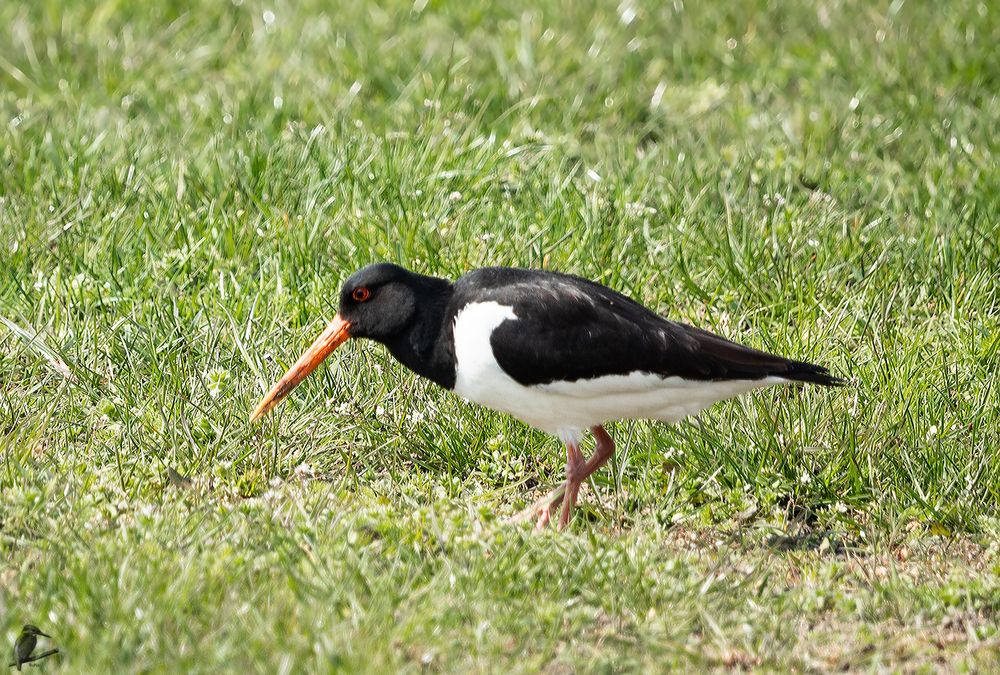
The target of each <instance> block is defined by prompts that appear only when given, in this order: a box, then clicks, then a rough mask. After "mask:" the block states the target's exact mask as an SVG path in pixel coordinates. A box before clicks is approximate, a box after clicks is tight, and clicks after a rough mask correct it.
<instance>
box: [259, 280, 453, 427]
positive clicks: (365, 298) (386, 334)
mask: <svg viewBox="0 0 1000 675" xmlns="http://www.w3.org/2000/svg"><path fill="white" fill-rule="evenodd" d="M450 294H451V282H450V281H448V280H447V279H439V278H437V277H425V276H423V275H420V274H415V273H413V272H410V271H409V270H405V269H403V268H402V267H400V266H398V265H393V264H391V263H378V264H375V265H369V266H368V267H365V268H364V269H361V270H359V271H357V272H355V273H354V274H352V275H351V276H350V278H349V279H348V280H347V281H346V282H344V287H343V288H342V289H341V291H340V311H339V312H337V315H336V316H335V317H333V319H332V320H331V321H330V323H329V324H328V325H327V327H326V329H324V330H323V332H322V333H320V335H319V337H318V338H316V341H315V342H313V344H312V346H311V347H309V349H307V350H306V351H305V352H304V353H303V354H302V356H300V357H299V360H298V361H296V362H295V363H294V364H293V365H292V367H291V368H289V369H288V372H287V373H285V374H284V376H282V378H281V379H280V380H278V382H277V383H275V385H274V386H273V387H271V391H269V392H268V393H267V395H265V396H264V398H263V399H262V400H261V402H260V403H259V404H258V405H257V408H256V409H255V410H254V411H253V413H252V414H251V415H250V419H251V420H256V419H259V418H260V417H261V416H263V415H264V414H265V413H267V411H268V410H270V409H271V408H273V407H274V406H275V405H276V404H277V403H278V401H280V400H281V399H283V398H284V397H285V396H287V395H288V393H289V392H290V391H291V390H292V389H294V388H295V387H297V386H298V384H299V383H300V382H302V380H303V379H305V377H306V376H307V375H309V373H311V372H312V371H314V370H315V369H316V367H317V366H318V365H319V364H320V363H321V362H322V361H323V359H325V358H326V357H327V356H329V355H330V353H331V352H333V350H334V349H336V348H337V347H338V346H339V345H341V344H343V343H344V341H346V340H347V339H348V338H352V337H363V338H370V339H372V340H377V341H378V342H381V343H383V344H385V345H386V346H387V347H389V351H390V352H392V354H393V355H394V356H395V357H396V358H397V359H399V360H400V361H401V362H402V363H403V364H404V365H406V366H408V367H410V368H411V369H413V370H416V371H417V372H420V373H422V374H428V376H429V377H433V374H431V373H430V372H429V371H428V368H429V367H430V366H429V365H428V363H427V355H426V351H427V349H428V348H430V347H432V346H433V344H434V342H433V336H432V335H431V333H432V332H433V328H434V326H435V324H437V327H438V328H440V322H441V320H442V317H443V316H444V309H445V306H446V304H447V302H448V298H449V296H450Z"/></svg>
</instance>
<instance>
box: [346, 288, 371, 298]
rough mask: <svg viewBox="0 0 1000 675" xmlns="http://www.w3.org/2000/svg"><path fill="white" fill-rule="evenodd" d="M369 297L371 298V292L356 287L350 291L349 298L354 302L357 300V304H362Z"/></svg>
mask: <svg viewBox="0 0 1000 675" xmlns="http://www.w3.org/2000/svg"><path fill="white" fill-rule="evenodd" d="M371 296H372V292H371V291H369V290H368V289H367V288H365V287H364V286H358V287H357V288H355V289H354V290H353V291H351V297H352V298H354V299H355V300H357V301H358V302H364V301H365V300H367V299H368V298H370V297H371Z"/></svg>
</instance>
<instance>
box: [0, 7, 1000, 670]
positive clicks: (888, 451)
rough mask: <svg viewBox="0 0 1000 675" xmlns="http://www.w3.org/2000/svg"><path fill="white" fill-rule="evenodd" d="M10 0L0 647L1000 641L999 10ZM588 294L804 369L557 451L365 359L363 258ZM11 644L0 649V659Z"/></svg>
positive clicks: (5, 69)
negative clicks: (552, 281) (23, 637)
mask: <svg viewBox="0 0 1000 675" xmlns="http://www.w3.org/2000/svg"><path fill="white" fill-rule="evenodd" d="M584 4H586V3H569V2H553V3H542V4H539V3H537V2H521V1H516V2H513V3H503V7H502V8H501V7H500V6H495V5H494V3H488V2H482V1H481V0H472V1H469V2H464V3H460V4H454V5H447V6H446V5H444V4H443V3H427V2H421V1H418V2H416V3H384V7H383V8H381V9H379V8H373V7H369V6H367V3H345V4H344V5H343V6H336V7H333V6H327V5H326V3H320V2H317V1H313V0H306V1H305V2H295V3H292V2H286V1H284V0H275V1H274V2H266V3H261V2H257V1H256V0H234V2H232V3H222V2H205V1H198V0H195V1H194V2H190V3H181V2H164V3H148V4H146V5H142V4H138V3H121V2H114V1H113V0H99V1H97V2H62V1H57V0H37V1H34V2H21V1H18V0H14V1H12V2H5V3H2V4H0V26H2V29H0V384H2V387H0V560H2V562H0V638H5V639H6V640H7V641H8V643H9V644H12V643H13V640H14V638H15V637H16V635H17V632H18V631H19V630H20V627H21V625H22V624H24V623H34V624H37V625H39V626H40V627H41V628H42V630H44V631H46V632H48V633H52V634H53V635H54V636H55V643H56V644H57V646H59V647H60V648H61V650H62V654H61V655H60V657H59V660H55V659H50V660H48V661H47V662H45V663H44V664H43V665H44V667H45V668H47V669H50V670H64V671H68V672H79V671H90V672H106V671H116V670H121V669H129V670H134V671H156V672H160V671H188V672H193V671H205V672H214V671H218V670H225V671H237V670H241V669H251V670H254V671H258V670H264V671H279V672H296V671H303V670H309V671H313V670H317V671H337V670H352V671H353V670H359V669H360V670H375V671H383V670H411V671H416V670H422V669H435V670H436V669H440V670H446V671H456V670H470V669H471V670H514V671H534V670H550V671H557V672H562V671H569V670H598V671H611V670H615V671H617V670H657V669H663V668H667V667H670V666H676V667H683V668H717V669H728V668H746V667H749V668H754V667H759V668H762V669H775V670H786V669H790V670H822V669H832V668H844V669H862V670H864V669H879V668H889V669H901V670H909V669H926V670H932V669H933V670H937V669H940V668H945V669H962V668H966V669H982V670H987V669H990V668H991V667H992V668H996V667H997V665H998V663H997V656H996V654H997V647H998V642H1000V632H998V630H997V624H996V619H997V612H998V609H1000V607H998V601H997V598H998V597H1000V519H998V518H997V509H998V506H1000V454H998V452H997V448H998V447H1000V437H998V429H1000V393H998V386H997V373H998V372H1000V291H998V288H1000V283H998V279H1000V251H998V245H997V242H998V241H1000V191H998V190H997V186H998V184H1000V169H998V166H1000V162H998V160H997V143H996V129H997V128H1000V101H998V98H997V93H996V92H997V91H998V89H1000V62H998V59H997V51H996V48H995V45H996V44H997V43H998V42H1000V19H998V15H997V11H996V9H995V7H993V6H991V5H990V4H989V3H985V2H983V3H980V2H975V1H967V0H959V1H958V2H955V3H948V4H947V5H944V4H940V3H916V2H910V3H905V2H902V1H900V0H896V1H895V2H892V3H885V2H876V3H867V2H852V1H845V2H833V1H830V2H810V3H769V2H763V1H762V0H760V1H756V2H751V3H742V4H738V5H737V4H730V3H684V2H680V1H678V2H674V3H652V2H650V3H640V2H631V1H626V2H622V3H620V4H615V3H601V4H600V6H598V7H596V8H594V7H589V6H587V7H584ZM382 259H388V260H393V261H396V262H399V263H402V264H405V265H407V266H409V267H411V268H414V269H417V270H419V271H422V272H429V273H436V274H440V275H446V276H456V275H459V274H461V273H462V272H463V271H464V270H467V269H470V268H473V267H478V266H483V265H487V264H501V265H519V266H532V267H540V266H542V267H548V268H552V269H559V270H563V271H570V272H574V273H577V274H580V275H583V276H587V277H591V278H594V279H597V280H599V281H601V282H603V283H605V284H608V285H610V286H613V287H615V288H617V289H620V290H622V291H624V292H626V293H628V294H630V295H632V296H633V297H635V298H637V299H639V300H641V301H643V302H645V303H647V304H649V305H650V306H652V307H654V308H657V309H658V310H659V311H661V312H663V313H664V314H667V315H669V316H671V317H673V318H676V319H680V320H684V321H688V322H691V323H696V324H698V325H701V326H704V327H706V328H709V329H713V330H716V331H719V332H721V333H723V334H725V335H727V336H729V337H732V338H734V339H737V340H740V341H743V342H746V343H749V344H752V345H755V346H758V347H761V348H764V349H769V350H774V351H777V352H780V353H782V354H786V355H789V356H793V357H796V358H802V359H806V360H811V361H814V362H818V363H822V364H825V365H827V366H829V367H830V368H831V370H832V371H833V372H835V373H837V374H839V375H842V376H845V377H847V378H849V379H850V381H851V384H850V386H849V387H847V388H844V389H840V390H820V389H817V388H804V389H790V390H787V391H767V392H762V393H759V394H756V395H752V396H749V397H747V398H744V399H741V400H739V401H734V402H728V403H725V404H721V405H719V406H717V407H715V408H713V409H712V410H710V411H708V412H707V413H705V414H704V415H703V416H702V417H701V418H700V422H699V423H698V424H693V423H689V424H682V425H678V426H673V427H670V426H664V425H658V424H650V423H645V422H628V423H620V424H616V425H613V428H612V433H613V434H614V435H615V436H616V438H617V439H618V442H619V448H621V452H620V454H619V455H618V456H617V458H616V460H615V462H614V463H613V465H612V466H611V467H610V469H609V470H606V471H603V472H601V473H600V474H599V475H598V476H597V477H596V479H595V481H594V482H593V483H592V485H591V487H588V488H585V489H584V493H583V495H582V501H583V508H582V510H581V513H580V514H579V517H578V518H577V519H576V520H575V521H574V523H573V525H572V527H571V528H570V529H569V531H568V532H566V533H563V534H559V535H556V534H542V535H538V536H536V535H532V534H531V533H530V532H529V530H528V528H526V527H525V528H521V527H511V526H505V525H504V524H503V523H502V522H501V519H502V517H503V516H505V515H508V514H511V513H513V512H515V511H516V510H517V509H518V507H520V506H523V505H524V504H525V503H526V502H527V500H528V499H529V498H530V497H531V496H533V495H535V494H537V492H538V491H539V490H540V489H541V488H542V487H543V486H544V485H547V484H550V483H554V482H556V481H557V480H559V477H560V474H561V471H562V462H563V457H562V453H561V450H560V449H559V447H558V444H557V442H556V441H555V440H554V439H551V438H549V437H546V436H544V435H542V434H540V433H536V432H533V431H531V430H529V429H526V428H525V427H523V426H521V425H520V424H518V423H516V422H514V421H512V420H510V419H508V418H506V417H504V416H502V415H499V414H494V413H491V412H488V411H483V410H480V409H477V408H475V407H474V406H472V405H470V404H466V403H464V402H462V401H460V400H458V399H456V398H454V397H452V396H451V395H449V394H447V393H445V392H441V391H438V390H435V389H433V388H432V387H431V386H429V385H427V384H425V383H423V382H420V381H417V380H416V379H415V378H414V377H412V376H411V375H410V374H409V373H407V372H405V371H404V370H403V369H402V368H401V367H400V366H399V365H397V364H395V363H394V362H393V361H392V360H391V359H390V358H388V357H387V355H386V353H385V352H384V350H382V349H381V348H377V347H376V346H374V345H372V344H352V345H347V346H345V347H344V348H343V349H342V350H341V351H338V353H337V355H336V358H334V359H331V361H330V363H329V364H328V365H327V366H325V367H324V368H322V369H321V371H320V372H318V373H317V375H316V376H314V377H313V378H311V379H310V380H309V381H307V382H306V383H305V384H304V385H303V386H302V387H300V388H299V389H298V390H296V392H295V394H294V395H293V396H292V397H290V399H289V400H288V401H286V402H285V403H284V404H282V406H281V407H280V408H279V409H278V410H277V411H276V412H277V414H275V415H274V416H273V418H271V419H269V420H268V421H266V423H265V424H264V425H263V426H262V427H252V426H250V425H248V424H247V422H246V417H247V414H248V412H249V411H250V410H251V409H252V408H253V406H254V404H255V403H256V402H257V400H258V399H259V397H260V395H261V394H262V393H263V391H264V390H265V389H266V387H267V386H268V385H269V384H270V383H271V382H272V381H273V380H274V379H275V378H276V377H278V376H279V375H280V374H281V373H282V372H283V371H284V369H285V367H286V366H287V365H289V364H290V363H291V362H292V360H294V358H295V357H296V356H297V355H298V353H299V351H300V350H301V349H302V348H303V347H304V346H305V345H306V344H308V342H309V341H310V340H311V339H312V337H313V336H314V334H316V333H317V332H318V331H319V329H320V328H321V327H322V326H323V325H324V322H325V320H326V319H328V318H329V316H330V315H331V313H332V312H333V311H334V309H335V306H334V305H335V301H336V289H337V288H338V287H339V284H340V282H341V281H342V280H343V279H344V278H346V276H347V275H348V274H349V273H350V272H352V271H353V270H355V269H357V268H359V267H361V266H362V265H364V264H367V263H369V262H372V261H375V260H382ZM2 641H3V640H2V639H0V642H2Z"/></svg>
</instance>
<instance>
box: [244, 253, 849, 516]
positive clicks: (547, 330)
mask: <svg viewBox="0 0 1000 675" xmlns="http://www.w3.org/2000/svg"><path fill="white" fill-rule="evenodd" d="M348 338H369V339H371V340H375V341H376V342H381V343H382V344H384V345H385V346H386V347H388V349H389V352H390V353H391V354H392V355H393V356H394V357H395V358H396V360H398V361H399V362H400V363H402V364H403V365H404V366H406V367H407V368H409V369H410V370H412V371H413V372H415V373H417V374H418V375H422V376H423V377H426V378H427V379H429V380H431V381H432V382H434V383H435V384H438V385H440V386H442V387H444V388H445V389H448V390H450V391H453V392H455V393H456V394H458V395H459V396H462V397H463V398H466V399H468V400H470V401H475V402H476V403H479V404H481V405H484V406H486V407H488V408H492V409H493V410H499V411H502V412H505V413H509V414H511V415H513V416H514V417H516V418H518V419H519V420H521V421H523V422H525V423H526V424H529V425H531V426H533V427H535V428H537V429H540V430H542V431H545V432H548V433H550V434H553V435H555V436H558V437H559V439H560V440H562V442H563V443H564V444H565V446H566V481H565V482H564V483H563V484H562V485H561V486H559V487H558V488H556V489H555V490H553V491H552V492H551V493H549V494H548V495H546V496H545V497H543V498H542V499H539V500H538V501H537V502H536V503H535V504H534V505H532V506H531V507H529V508H528V509H526V510H525V511H524V512H522V513H521V514H519V516H518V518H534V517H536V516H537V523H536V525H537V527H544V526H545V525H546V524H547V523H548V522H549V519H550V516H551V514H552V509H554V508H556V507H558V505H559V502H560V501H561V502H562V510H561V512H560V515H559V527H560V529H561V528H563V527H565V526H566V524H567V523H568V522H569V519H570V516H571V514H572V511H573V505H574V504H575V502H576V498H577V493H578V492H579V490H580V485H581V484H582V482H583V481H584V480H586V478H587V477H588V476H589V475H590V474H592V473H593V472H594V471H596V470H597V469H599V468H600V467H601V466H602V465H604V463H605V462H607V461H608V459H609V458H610V457H611V456H612V454H613V453H614V451H615V444H614V441H612V440H611V437H610V436H609V435H608V433H607V431H605V429H604V427H603V424H604V423H606V422H609V421H613V420H621V419H654V420H662V421H665V422H677V421H679V420H681V419H682V418H684V417H687V416H688V415H694V414H696V413H698V412H700V411H701V410H703V409H704V408H707V407H708V406H710V405H712V404H713V403H716V402H717V401H721V400H723V399H727V398H730V397H733V396H737V395H739V394H745V393H747V392H749V391H751V390H753V389H759V388H761V387H768V386H772V385H778V384H788V383H793V382H811V383H815V384H822V385H839V384H842V383H843V380H841V379H840V378H837V377H834V376H832V375H830V374H829V373H828V371H827V369H826V368H823V367H822V366H817V365H814V364H811V363H806V362H804V361H793V360H790V359H786V358H782V357H780V356H775V355H773V354H768V353H766V352H762V351H759V350H757V349H752V348H750V347H744V346H743V345H739V344H736V343H735V342H730V341H729V340H726V339H725V338H722V337H719V336H718V335H714V334H712V333H709V332H708V331H704V330H701V329H699V328H694V327H692V326H688V325H685V324H682V323H677V322H674V321H669V320H667V319H665V318H663V317H661V316H659V315H658V314H656V313H654V312H652V311H651V310H649V309H647V308H646V307H644V306H642V305H640V304H639V303H637V302H635V301H634V300H631V299H630V298H627V297H625V296H624V295H622V294H621V293H618V292H616V291H613V290H611V289H610V288H607V287H605V286H602V285H600V284H597V283H594V282H592V281H588V280H586V279H582V278H580V277H576V276H570V275H568V274H560V273H556V272H547V271H541V270H529V269H515V268H507V267H488V268H484V269H477V270H473V271H471V272H469V273H467V274H465V275H464V276H462V277H461V278H460V279H458V280H457V281H454V282H452V281H450V280H448V279H441V278H437V277H431V276H424V275H422V274H416V273H414V272H411V271H409V270H407V269H404V268H402V267H399V266H398V265H393V264H391V263H378V264H374V265H369V266H368V267H365V268H364V269H362V270H360V271H358V272H356V273H355V274H353V275H352V276H351V277H350V278H349V279H348V280H347V282H346V283H345V284H344V286H343V288H342V289H341V292H340V311H339V312H338V313H337V315H336V316H335V317H334V318H333V320H332V321H331V322H330V323H329V325H328V326H327V327H326V329H325V330H324V331H323V332H322V333H321V334H320V336H319V337H318V338H317V339H316V341H315V342H314V343H313V345H312V346H311V347H309V349H307V350H306V351H305V353H304V354H303V355H302V356H301V357H300V358H299V360H298V361H297V362H296V363H295V364H294V365H293V366H292V367H291V368H290V369H289V370H288V372H287V373H286V374H285V375H284V377H282V378H281V379H280V380H279V381H278V382H277V383H276V384H275V385H274V387H273V388H272V389H271V391H270V392H268V394H267V395H266V396H265V397H264V398H263V400H261V402H260V404H259V405H258V406H257V409H256V410H254V411H253V414H252V415H251V418H250V419H251V421H254V420H257V419H259V418H260V417H261V416H262V415H264V414H265V413H266V412H267V411H268V410H270V409H271V408H272V407H274V405H275V404H277V403H278V401H280V400H281V399H282V398H284V397H285V396H287V395H288V393H289V392H290V391H291V390H292V389H294V388H295V386H296V385H298V384H299V383H300V382H301V381H302V380H303V379H304V378H305V377H306V376H307V375H308V374H309V373H310V372H312V371H313V370H314V369H315V368H316V367H317V366H318V365H319V363H320V362H321V361H322V360H323V359H324V358H326V357H327V356H328V355H329V354H330V353H331V352H332V351H333V350H334V349H336V348H337V346H338V345H340V344H341V343H343V342H344V341H345V340H347V339H348ZM585 429H590V431H591V432H592V433H593V435H594V438H595V440H596V449H595V450H594V453H593V455H592V456H591V457H590V458H589V459H585V458H584V457H583V455H582V454H581V452H580V440H581V438H582V434H583V431H584V430H585Z"/></svg>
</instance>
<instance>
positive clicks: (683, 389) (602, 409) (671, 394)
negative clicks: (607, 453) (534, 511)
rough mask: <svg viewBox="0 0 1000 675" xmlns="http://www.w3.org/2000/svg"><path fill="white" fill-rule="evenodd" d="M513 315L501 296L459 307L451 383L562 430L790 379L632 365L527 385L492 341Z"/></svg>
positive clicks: (657, 413) (654, 414) (670, 415)
mask: <svg viewBox="0 0 1000 675" xmlns="http://www.w3.org/2000/svg"><path fill="white" fill-rule="evenodd" d="M516 319H517V317H516V316H515V314H514V310H513V309H512V308H511V307H509V306H505V305H500V304H499V303H496V302H482V303H474V304H470V305H468V306H467V307H465V308H464V309H463V310H462V311H461V312H459V314H458V316H457V317H455V326H454V338H455V357H456V372H455V389H454V391H455V393H457V394H458V395H459V396H462V397H463V398H466V399H469V400H470V401H474V402H476V403H479V404H481V405H484V406H486V407H488V408H492V409H494V410H499V411H502V412H506V413H509V414H511V415H513V416H514V417H516V418H518V419H520V420H521V421H523V422H525V423H527V424H530V425H531V426H533V427H536V428H538V429H541V430H542V431H546V432H548V433H551V434H556V435H558V436H561V437H573V436H575V435H577V434H578V433H579V431H580V430H582V429H587V428H589V427H592V426H594V425H596V424H603V423H604V422H609V421H613V420H620V419H656V420H663V421H666V422H676V421H678V420H680V419H683V418H684V417H687V416H688V415H694V414H697V413H698V412H700V411H702V410H704V409H705V408H707V407H708V406H710V405H712V404H713V403H716V402H718V401H721V400H723V399H727V398H730V397H732V396H737V395H739V394H744V393H746V392H748V391H751V390H753V389H758V388H760V387H767V386H771V385H775V384H783V383H786V382H787V380H785V379H784V378H780V377H768V378H764V379H761V380H740V381H723V382H706V381H702V380H686V379H683V378H681V377H666V378H664V377H660V376H659V375H656V374H653V373H645V372H633V373H629V374H627V375H605V376H602V377H597V378H593V379H588V380H575V381H557V382H550V383H548V384H540V385H531V386H524V385H522V384H520V383H519V382H517V381H516V380H514V379H513V378H512V377H510V376H509V375H508V374H507V373H506V372H504V370H503V369H502V368H501V367H500V364H499V363H497V360H496V358H495V357H494V355H493V348H492V346H491V344H490V336H491V334H492V333H493V330H494V329H495V328H496V327H497V326H499V325H500V324H501V323H503V322H504V321H507V320H516Z"/></svg>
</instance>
